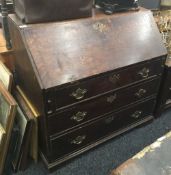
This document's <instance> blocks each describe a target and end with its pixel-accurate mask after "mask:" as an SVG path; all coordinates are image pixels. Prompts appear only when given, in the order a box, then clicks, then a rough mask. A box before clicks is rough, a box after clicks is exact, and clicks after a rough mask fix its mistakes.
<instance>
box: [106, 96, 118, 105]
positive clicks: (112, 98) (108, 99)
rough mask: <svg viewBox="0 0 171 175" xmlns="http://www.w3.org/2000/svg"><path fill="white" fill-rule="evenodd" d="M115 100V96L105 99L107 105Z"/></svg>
mask: <svg viewBox="0 0 171 175" xmlns="http://www.w3.org/2000/svg"><path fill="white" fill-rule="evenodd" d="M116 98H117V95H116V94H114V95H111V96H109V97H107V102H108V103H113V102H114V101H115V100H116Z"/></svg>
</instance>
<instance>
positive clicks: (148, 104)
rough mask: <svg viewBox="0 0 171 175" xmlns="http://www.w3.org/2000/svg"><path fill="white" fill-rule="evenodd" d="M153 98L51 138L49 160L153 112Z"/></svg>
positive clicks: (140, 119) (90, 142)
mask: <svg viewBox="0 0 171 175" xmlns="http://www.w3.org/2000/svg"><path fill="white" fill-rule="evenodd" d="M154 105H155V100H154V99H150V100H148V101H144V102H142V103H139V104H136V105H134V106H131V107H128V108H126V109H124V110H122V111H119V112H117V113H113V114H111V115H108V116H106V117H104V118H101V119H99V120H98V121H95V122H92V123H91V124H88V125H86V126H84V127H80V128H78V129H76V130H74V131H72V132H70V133H67V134H66V135H63V136H60V137H58V138H52V139H51V153H52V155H51V160H55V159H56V158H61V157H63V156H65V155H67V154H71V153H73V152H75V151H77V150H80V149H81V148H84V147H86V146H88V145H90V144H92V143H94V142H96V141H98V140H99V139H102V138H105V137H106V136H109V135H111V134H113V133H116V132H118V131H121V130H122V129H124V128H126V127H129V126H131V125H133V124H135V123H136V122H139V121H142V120H143V119H145V118H148V117H149V116H150V117H151V115H152V114H153V109H154Z"/></svg>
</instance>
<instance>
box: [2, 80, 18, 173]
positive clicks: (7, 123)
mask: <svg viewBox="0 0 171 175" xmlns="http://www.w3.org/2000/svg"><path fill="white" fill-rule="evenodd" d="M16 107H17V104H16V102H15V100H14V98H13V97H12V96H11V95H10V93H9V92H8V91H7V89H6V88H5V86H4V85H3V84H2V82H0V124H1V126H2V128H3V129H4V132H5V136H2V137H4V141H3V144H2V146H1V151H0V174H3V169H4V163H5V160H6V155H7V150H8V146H9V141H10V137H11V131H12V128H13V123H14V118H15V114H16Z"/></svg>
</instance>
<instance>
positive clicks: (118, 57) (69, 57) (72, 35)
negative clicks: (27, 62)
mask: <svg viewBox="0 0 171 175" xmlns="http://www.w3.org/2000/svg"><path fill="white" fill-rule="evenodd" d="M10 18H11V19H12V20H13V22H14V24H16V25H18V27H19V29H20V31H21V33H22V37H23V40H24V43H25V47H26V49H27V51H28V52H29V55H30V59H32V63H34V64H35V67H36V69H37V72H38V75H39V79H40V80H41V83H42V87H43V88H44V89H48V88H51V87H55V86H59V85H63V84H66V83H70V82H73V81H78V80H80V79H83V78H87V77H91V76H95V75H98V74H101V73H104V72H108V71H111V70H114V69H118V68H122V67H125V66H129V65H132V64H136V63H139V62H142V61H147V60H150V59H152V58H155V57H159V56H162V55H166V49H165V48H164V45H163V44H162V40H161V36H160V34H159V31H158V29H157V26H156V24H155V22H154V19H153V17H152V14H151V12H150V11H147V10H140V11H138V12H129V13H119V14H116V15H111V16H107V15H94V16H93V17H92V18H86V19H79V20H73V21H66V22H55V23H46V24H34V25H21V24H20V22H17V20H16V17H15V16H14V15H11V16H10Z"/></svg>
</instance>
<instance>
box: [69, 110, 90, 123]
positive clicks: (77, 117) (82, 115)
mask: <svg viewBox="0 0 171 175" xmlns="http://www.w3.org/2000/svg"><path fill="white" fill-rule="evenodd" d="M86 115H87V112H77V113H76V114H75V115H73V116H72V117H71V120H74V121H76V122H81V121H83V120H84V119H85V117H86Z"/></svg>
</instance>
